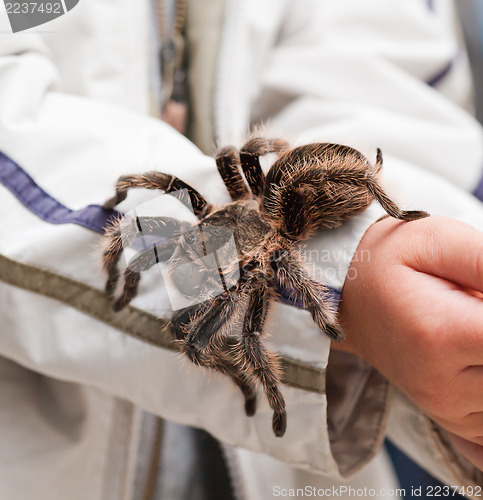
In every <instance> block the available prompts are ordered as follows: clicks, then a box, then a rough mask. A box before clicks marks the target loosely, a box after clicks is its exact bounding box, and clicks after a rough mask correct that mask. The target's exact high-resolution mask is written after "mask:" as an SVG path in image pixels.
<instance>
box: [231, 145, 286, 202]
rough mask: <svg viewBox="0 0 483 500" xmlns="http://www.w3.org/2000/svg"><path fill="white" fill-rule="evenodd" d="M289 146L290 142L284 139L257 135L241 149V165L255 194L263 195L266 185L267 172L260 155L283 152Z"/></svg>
mask: <svg viewBox="0 0 483 500" xmlns="http://www.w3.org/2000/svg"><path fill="white" fill-rule="evenodd" d="M287 148H288V144H287V143H286V142H285V141H284V140H282V139H264V138H261V137H255V138H253V139H250V140H249V141H247V142H246V143H245V144H244V145H243V147H242V148H241V149H240V163H241V167H242V170H243V173H244V175H245V178H246V180H247V182H248V185H249V186H250V189H251V191H252V193H253V195H254V196H258V197H260V196H262V193H263V189H264V187H265V174H264V173H263V171H262V167H261V166H260V156H263V155H266V154H268V153H281V152H282V151H285V150H286V149H287Z"/></svg>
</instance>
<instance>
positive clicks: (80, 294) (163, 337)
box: [0, 255, 325, 394]
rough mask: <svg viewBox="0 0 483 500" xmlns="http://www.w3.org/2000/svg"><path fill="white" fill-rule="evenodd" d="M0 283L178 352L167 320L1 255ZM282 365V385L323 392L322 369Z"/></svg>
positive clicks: (295, 363)
mask: <svg viewBox="0 0 483 500" xmlns="http://www.w3.org/2000/svg"><path fill="white" fill-rule="evenodd" d="M0 281H4V282H5V283H8V284H10V285H14V286H16V287H19V288H23V289H24V290H29V291H31V292H35V293H39V294H41V295H45V296H47V297H50V298H52V299H55V300H58V301H59V302H63V303H64V304H67V305H69V306H71V307H74V308H75V309H77V310H79V311H82V312H83V313H86V314H89V315H90V316H92V317H94V318H96V319H98V320H99V321H102V322H104V323H106V324H108V325H110V326H112V327H114V328H117V329H118V330H121V331H123V332H125V333H127V334H129V335H132V336H133V337H136V338H137V339H140V340H143V341H145V342H149V343H150V344H153V345H155V346H157V347H162V348H163V349H170V350H172V351H176V350H177V347H176V344H175V343H174V342H172V340H171V336H170V335H169V332H167V331H165V330H166V329H167V328H169V326H168V324H169V322H168V321H167V320H165V319H163V318H157V317H156V316H153V315H152V314H149V313H147V312H145V311H141V310H140V309H137V308H135V307H132V306H128V307H126V308H125V309H123V310H122V311H120V312H114V311H113V310H112V309H111V305H110V303H109V301H108V300H107V298H106V297H105V295H104V293H103V292H102V291H101V290H98V289H96V288H93V287H91V286H89V285H86V284H85V283H81V282H78V281H75V280H73V279H70V278H67V277H65V276H61V275H59V274H56V273H53V272H52V271H48V270H45V269H41V268H39V267H36V266H32V265H27V264H22V263H20V262H17V261H14V260H11V259H9V258H7V257H5V256H3V255H0ZM281 364H282V368H283V383H284V384H287V385H289V386H292V387H296V388H298V389H302V390H306V391H310V392H315V393H318V394H324V393H325V370H324V369H321V368H317V367H314V366H313V365H311V364H309V363H305V362H302V361H298V360H295V359H292V358H289V357H286V356H284V357H282V358H281Z"/></svg>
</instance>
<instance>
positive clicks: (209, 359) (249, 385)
mask: <svg viewBox="0 0 483 500" xmlns="http://www.w3.org/2000/svg"><path fill="white" fill-rule="evenodd" d="M233 308H234V303H231V304H229V303H227V299H226V298H225V299H223V298H221V297H217V299H216V300H215V303H211V304H206V303H203V304H198V305H196V306H191V307H189V308H186V309H183V310H182V311H180V312H179V313H176V314H175V315H174V316H173V318H172V320H171V321H172V328H173V330H174V333H175V335H176V338H177V339H178V340H182V342H181V352H183V353H184V354H186V355H187V356H188V358H189V359H190V360H191V361H192V362H193V363H194V364H195V365H198V366H202V367H205V368H210V369H212V370H215V371H218V372H220V373H222V374H223V375H227V376H228V377H230V378H231V379H232V380H233V382H234V383H235V384H236V385H237V386H238V387H239V388H240V390H241V391H242V393H243V396H244V398H245V413H246V415H247V416H249V417H251V416H253V415H254V414H255V411H256V402H257V399H256V389H255V383H254V381H253V377H252V376H251V375H250V373H249V372H246V371H245V370H243V369H242V368H240V367H238V366H237V365H236V364H235V361H234V359H233V358H232V357H231V355H230V354H229V353H227V352H224V351H223V350H222V347H221V346H219V345H216V344H209V340H210V339H211V338H212V336H213V335H214V334H215V333H217V331H219V329H220V328H221V327H222V326H223V325H224V324H225V323H226V321H227V320H228V318H229V316H230V313H231V312H232V311H233ZM193 322H194V323H195V327H194V328H192V326H191V325H192V324H193ZM202 328H203V329H204V330H205V331H203V332H201V331H200V330H201V329H202ZM186 332H188V333H186ZM199 338H201V342H197V340H198V339H199ZM200 344H201V345H200Z"/></svg>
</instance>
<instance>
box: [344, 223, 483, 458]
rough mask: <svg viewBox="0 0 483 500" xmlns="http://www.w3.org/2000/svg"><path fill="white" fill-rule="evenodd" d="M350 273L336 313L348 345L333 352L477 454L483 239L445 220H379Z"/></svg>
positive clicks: (482, 368) (481, 416) (480, 440)
mask: <svg viewBox="0 0 483 500" xmlns="http://www.w3.org/2000/svg"><path fill="white" fill-rule="evenodd" d="M351 268H352V269H351V272H350V273H349V276H352V277H353V279H348V280H346V283H345V285H344V289H343V293H342V301H341V304H340V321H341V324H342V328H343V330H344V332H345V334H346V340H345V341H343V342H342V343H341V344H339V345H335V344H334V348H339V349H342V350H345V351H348V352H352V353H354V354H357V355H359V356H360V357H362V358H363V359H365V360H366V361H368V362H369V363H371V364H372V365H373V366H374V367H375V368H377V369H378V370H379V371H380V372H381V373H382V374H384V375H385V376H386V377H387V378H388V379H389V380H390V381H391V382H392V383H393V384H394V385H395V386H397V387H398V388H399V389H400V390H401V391H402V392H403V393H405V394H406V395H407V396H408V397H409V398H410V399H412V400H413V401H414V402H415V403H416V404H417V405H418V406H419V407H420V408H421V409H422V410H423V411H424V412H425V413H426V414H428V416H429V417H430V418H432V419H433V420H434V421H435V422H437V423H438V424H440V425H441V426H442V427H444V428H445V429H447V430H448V431H450V432H451V433H453V434H455V435H456V436H458V437H460V438H463V439H464V440H467V441H469V442H470V443H475V444H477V445H483V391H482V387H483V300H482V298H481V295H478V292H482V291H483V233H481V232H479V231H477V230H475V229H473V228H472V227H471V226H468V225H466V224H463V223H461V222H457V221H454V220H451V219H447V218H443V217H430V218H427V219H422V220H418V221H414V222H410V223H401V222H399V221H396V220H394V219H385V220H382V221H379V222H377V223H376V224H374V225H373V226H371V228H370V229H369V230H368V231H367V232H366V234H365V235H364V237H363V239H362V240H361V242H360V244H359V247H358V249H357V251H356V254H355V256H354V259H353V261H352V264H351ZM474 291H476V293H475V292H474ZM456 439H457V440H458V438H456ZM458 445H461V441H459V440H458ZM459 448H461V446H459ZM467 456H468V454H467ZM468 458H470V460H472V461H473V463H475V465H477V466H479V467H480V468H482V466H483V464H482V461H481V460H480V461H478V459H477V458H474V457H473V455H472V454H470V455H469V456H468Z"/></svg>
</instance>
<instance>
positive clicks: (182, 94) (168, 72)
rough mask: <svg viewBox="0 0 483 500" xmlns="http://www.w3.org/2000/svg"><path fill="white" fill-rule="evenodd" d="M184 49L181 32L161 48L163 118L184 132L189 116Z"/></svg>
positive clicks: (175, 34) (174, 34) (173, 35)
mask: <svg viewBox="0 0 483 500" xmlns="http://www.w3.org/2000/svg"><path fill="white" fill-rule="evenodd" d="M184 50H185V42H184V38H183V36H182V35H181V34H180V33H173V34H172V36H171V38H170V40H169V41H168V43H166V44H163V47H162V48H161V50H160V59H161V60H160V64H161V74H162V81H161V89H162V90H161V99H162V112H161V119H162V120H163V121H165V122H167V123H169V124H170V125H171V126H172V127H174V128H175V129H176V130H178V132H181V133H182V134H184V133H185V132H186V124H187V117H188V107H187V95H186V70H185V67H184Z"/></svg>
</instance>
